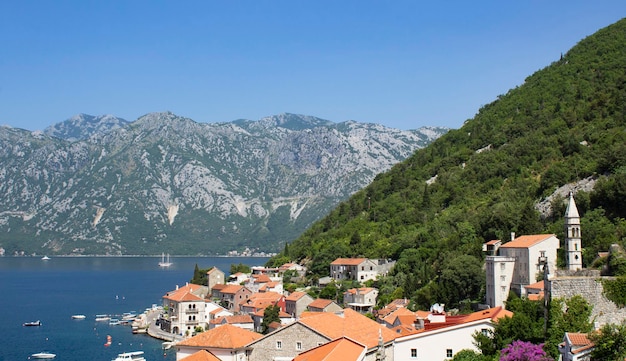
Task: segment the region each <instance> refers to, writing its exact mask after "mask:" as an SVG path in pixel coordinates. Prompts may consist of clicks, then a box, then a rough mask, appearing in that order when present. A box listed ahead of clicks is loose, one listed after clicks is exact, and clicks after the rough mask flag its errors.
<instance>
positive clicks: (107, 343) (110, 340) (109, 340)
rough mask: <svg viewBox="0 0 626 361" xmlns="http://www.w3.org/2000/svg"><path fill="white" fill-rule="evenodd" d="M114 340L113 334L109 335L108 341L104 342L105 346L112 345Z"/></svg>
mask: <svg viewBox="0 0 626 361" xmlns="http://www.w3.org/2000/svg"><path fill="white" fill-rule="evenodd" d="M112 340H113V339H112V338H111V335H107V342H106V343H105V344H104V347H109V346H111V343H112Z"/></svg>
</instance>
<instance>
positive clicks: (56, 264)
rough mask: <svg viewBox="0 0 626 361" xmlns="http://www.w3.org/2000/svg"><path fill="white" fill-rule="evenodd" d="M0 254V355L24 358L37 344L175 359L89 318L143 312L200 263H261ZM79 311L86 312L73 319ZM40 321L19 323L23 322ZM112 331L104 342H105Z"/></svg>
mask: <svg viewBox="0 0 626 361" xmlns="http://www.w3.org/2000/svg"><path fill="white" fill-rule="evenodd" d="M160 260H161V257H160V256H159V257H51V258H50V260H42V259H41V258H39V257H0V299H1V300H2V305H3V306H2V307H0V361H13V360H16V361H20V360H29V359H31V357H30V356H31V355H32V354H34V353H38V352H43V351H45V352H50V353H54V354H56V358H55V359H54V360H55V361H74V360H76V361H78V360H93V361H110V360H113V359H115V357H116V356H117V355H118V354H120V353H122V352H129V351H144V352H145V358H146V360H147V361H157V360H167V361H174V360H175V359H176V354H175V349H173V348H172V349H170V350H163V348H162V342H163V341H162V340H158V339H154V338H152V337H150V336H148V335H146V334H133V333H132V332H131V327H130V326H128V325H109V323H108V322H102V321H95V316H96V315H98V314H107V315H119V318H121V315H122V314H123V313H125V312H136V313H142V312H144V311H145V309H146V308H149V307H152V305H158V306H161V305H162V297H163V295H165V294H166V293H167V292H168V291H172V290H174V289H176V286H177V285H178V286H183V285H185V283H186V282H188V281H189V280H191V278H192V277H193V271H194V267H195V265H198V267H199V268H201V269H206V268H209V267H212V266H216V267H218V268H219V269H220V270H222V271H224V273H226V275H228V274H229V271H230V266H231V264H239V263H242V264H245V265H249V266H262V265H264V264H265V262H266V261H267V260H268V259H267V258H261V257H233V258H229V257H172V258H171V261H172V262H173V264H172V266H170V267H168V268H161V267H159V265H158V262H159V261H160ZM77 314H82V315H85V316H86V318H85V319H82V320H79V319H72V315H77ZM32 321H41V324H42V325H41V326H38V327H36V326H35V327H25V326H23V324H24V323H25V322H32ZM107 336H111V339H112V342H111V345H110V346H105V343H106V341H107Z"/></svg>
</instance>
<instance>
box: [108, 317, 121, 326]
mask: <svg viewBox="0 0 626 361" xmlns="http://www.w3.org/2000/svg"><path fill="white" fill-rule="evenodd" d="M119 324H120V320H119V318H112V319H110V320H109V325H119Z"/></svg>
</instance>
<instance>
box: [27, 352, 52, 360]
mask: <svg viewBox="0 0 626 361" xmlns="http://www.w3.org/2000/svg"><path fill="white" fill-rule="evenodd" d="M56 356H57V355H55V354H53V353H50V352H38V353H34V354H32V355H30V357H32V358H38V359H51V358H55V357H56Z"/></svg>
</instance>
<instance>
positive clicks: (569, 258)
mask: <svg viewBox="0 0 626 361" xmlns="http://www.w3.org/2000/svg"><path fill="white" fill-rule="evenodd" d="M581 237H582V235H581V233H580V215H578V208H576V202H574V194H573V193H571V192H570V194H569V200H568V202H567V209H566V210H565V264H566V265H567V269H568V270H570V271H576V270H580V269H582V268H583V256H582V242H581Z"/></svg>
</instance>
